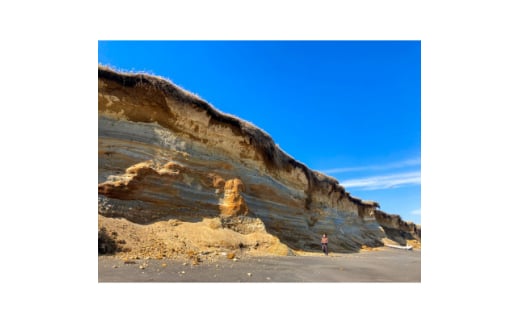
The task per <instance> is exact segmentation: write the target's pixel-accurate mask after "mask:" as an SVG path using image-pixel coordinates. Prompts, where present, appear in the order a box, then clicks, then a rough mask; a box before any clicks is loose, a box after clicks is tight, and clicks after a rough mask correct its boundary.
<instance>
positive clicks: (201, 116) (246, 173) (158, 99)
mask: <svg viewBox="0 0 520 323" xmlns="http://www.w3.org/2000/svg"><path fill="white" fill-rule="evenodd" d="M244 104H247V102H244ZM98 115H99V119H98V129H99V133H98V136H99V139H98V140H99V141H98V147H99V149H98V150H99V152H98V153H99V156H98V160H99V169H98V183H99V185H98V196H99V198H98V199H99V200H98V206H99V213H100V214H101V215H103V216H108V217H123V218H126V219H128V220H130V221H132V222H135V223H139V224H150V223H152V222H155V221H162V220H169V219H178V220H181V221H189V222H199V221H202V220H203V219H204V218H212V217H220V218H221V219H222V221H223V223H224V224H225V223H228V224H229V225H230V227H233V228H236V229H237V230H242V231H243V232H250V231H254V227H255V225H258V223H259V222H258V221H261V223H263V225H265V229H266V230H267V232H269V233H271V234H273V235H275V236H276V237H278V238H279V239H280V241H282V242H283V243H285V244H287V245H288V246H289V247H291V248H295V249H311V248H312V249H315V248H316V246H317V245H318V244H319V241H320V239H319V237H320V236H321V234H322V233H324V232H325V233H327V234H328V235H329V237H330V247H331V248H332V249H334V250H336V251H355V250H358V249H359V248H360V247H361V246H378V245H381V244H382V243H381V239H382V238H384V237H385V232H384V230H383V228H382V227H381V225H380V224H379V223H378V219H377V217H376V215H377V214H378V213H376V211H379V210H377V208H378V207H379V205H378V204H377V203H375V202H365V201H362V200H360V199H357V198H354V197H352V196H350V194H349V193H348V192H346V191H345V189H344V188H343V187H342V186H340V185H339V183H338V181H337V180H335V179H333V178H331V177H328V176H326V175H324V174H321V173H319V172H316V171H313V170H311V169H309V168H308V167H307V166H305V165H304V164H302V163H300V162H298V161H297V160H295V159H294V158H292V157H291V156H289V155H288V154H286V153H285V152H283V151H282V150H281V149H280V148H278V146H277V145H276V144H275V142H274V141H273V139H272V138H271V137H270V136H269V135H268V134H267V133H265V132H264V131H262V130H261V129H259V128H257V127H255V126H253V125H252V124H250V123H248V122H245V121H243V120H240V119H238V118H236V117H234V116H231V115H227V114H224V113H222V112H220V111H218V110H216V109H215V108H214V107H212V106H211V105H210V104H208V103H207V102H205V101H203V100H201V99H200V98H198V97H196V96H194V95H192V94H190V93H188V92H186V91H184V90H182V89H180V88H179V87H177V86H175V85H174V84H172V83H171V82H169V81H166V80H164V79H161V78H158V77H153V76H149V75H143V74H125V73H119V72H115V71H112V70H110V69H107V68H104V67H99V69H98ZM379 214H380V215H381V214H384V212H383V213H379ZM380 218H383V217H380ZM240 223H244V225H240ZM247 223H249V224H251V226H250V227H248V226H247V225H245V224H247ZM262 227H263V226H262Z"/></svg>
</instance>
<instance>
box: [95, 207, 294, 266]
mask: <svg viewBox="0 0 520 323" xmlns="http://www.w3.org/2000/svg"><path fill="white" fill-rule="evenodd" d="M98 229H99V230H103V231H104V232H105V236H107V237H108V238H109V239H110V240H111V241H110V242H111V243H114V242H115V245H116V248H117V252H116V254H115V255H116V257H118V258H120V259H190V260H191V261H192V262H193V263H198V262H199V261H202V260H203V259H211V258H213V257H215V256H222V255H226V256H227V257H229V258H234V257H238V256H240V255H244V254H247V255H251V256H262V255H289V254H292V251H291V250H290V249H289V248H288V247H287V246H286V245H285V244H283V243H281V242H280V240H279V239H278V238H276V237H275V236H273V235H271V234H269V233H267V232H265V231H264V232H262V231H260V232H253V233H250V234H241V233H239V232H236V231H233V230H231V229H228V228H225V227H223V226H222V223H221V220H220V218H207V219H204V220H203V221H201V222H193V223H192V222H182V221H179V220H168V221H158V222H155V223H153V224H148V225H140V224H136V223H133V222H130V221H128V220H126V219H119V218H108V217H104V216H102V215H98Z"/></svg>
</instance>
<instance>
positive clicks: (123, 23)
mask: <svg viewBox="0 0 520 323" xmlns="http://www.w3.org/2000/svg"><path fill="white" fill-rule="evenodd" d="M318 3H319V5H318ZM513 3H514V2H513V1H429V2H428V3H427V4H425V1H356V2H355V4H351V3H350V2H348V1H320V2H318V1H283V2H282V1H265V0H264V1H209V0H207V1H182V2H176V1H111V2H108V1H104V2H96V1H93V2H88V3H87V2H83V3H81V4H75V2H71V1H68V2H65V1H64V2H63V3H61V2H59V1H41V2H37V1H28V2H27V1H26V2H22V1H19V2H16V5H11V4H5V3H4V4H2V5H0V7H1V8H0V18H1V19H0V27H1V28H0V30H1V31H0V32H1V36H2V49H1V51H0V58H1V60H0V62H1V63H2V78H1V82H2V83H1V89H2V92H1V93H2V99H1V104H2V110H1V111H2V119H1V120H2V124H1V127H0V131H1V137H0V138H1V140H2V154H1V158H0V161H1V164H0V166H1V172H2V188H3V190H2V192H3V193H2V194H1V196H2V198H1V202H2V208H1V214H2V215H1V229H2V230H1V235H0V237H1V245H2V251H3V252H2V260H3V261H2V265H1V266H0V268H1V279H2V282H1V286H2V288H1V292H0V293H1V296H2V299H3V301H2V316H3V317H9V318H10V319H8V321H10V322H29V321H45V322H70V321H77V320H81V321H87V322H143V321H148V322H155V321H161V322H163V321H202V322H206V321H225V322H250V321H252V322H257V321H258V322H267V321H276V322H279V321H282V319H283V320H288V321H290V322H300V321H304V322H307V321H308V322H338V321H342V322H403V321H426V322H439V321H441V322H444V321H449V322H451V321H453V322H457V321H463V322H471V321H475V320H477V319H478V320H479V321H483V322H489V321H493V322H505V321H511V318H513V317H518V314H515V313H514V307H516V306H517V304H516V300H517V297H514V296H510V294H508V293H513V295H514V293H515V292H517V289H518V287H519V284H518V278H517V273H518V266H517V265H516V261H517V259H516V258H517V255H518V251H517V249H516V244H517V238H516V235H517V234H516V233H517V226H518V210H517V207H516V204H515V202H516V201H517V192H518V188H517V186H518V181H519V174H518V173H519V172H518V165H519V158H518V156H517V155H518V146H519V145H518V140H517V139H516V138H518V137H520V136H519V133H518V120H519V119H518V117H517V116H516V114H515V112H516V111H517V110H518V108H519V99H518V93H519V89H520V87H519V85H520V84H519V83H520V82H519V75H520V73H519V72H520V68H519V63H518V58H519V57H520V52H519V49H518V47H519V46H518V42H519V41H518V32H517V31H516V30H520V26H519V22H518V21H519V20H518V10H516V9H514V8H516V7H515V6H513ZM101 39H103V40H104V39H168V40H170V39H340V40H358V39H361V40H405V39H410V40H421V48H422V165H421V166H422V167H421V168H422V185H421V187H422V203H421V205H422V210H421V211H422V214H421V219H422V221H421V222H422V238H423V240H422V246H423V249H422V282H421V283H409V284H399V283H386V284H385V283H359V284H355V283H343V284H338V283H330V284H318V283H306V284H260V283H258V284H222V283H219V284H159V283H157V284H145V283H143V284H134V283H129V284H99V283H98V282H97V252H96V247H95V245H96V240H95V239H96V235H97V215H96V212H97V191H96V186H97V180H96V178H97V108H96V107H97V41H98V40H101ZM323 298H325V299H326V300H327V301H326V303H327V308H326V309H324V308H323V306H322V304H323V302H322V301H321V300H322V299H323Z"/></svg>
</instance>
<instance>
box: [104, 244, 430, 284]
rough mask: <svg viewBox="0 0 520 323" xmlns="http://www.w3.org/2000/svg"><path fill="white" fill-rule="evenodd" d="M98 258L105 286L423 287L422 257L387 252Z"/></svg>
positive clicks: (408, 252) (416, 252)
mask: <svg viewBox="0 0 520 323" xmlns="http://www.w3.org/2000/svg"><path fill="white" fill-rule="evenodd" d="M134 262H135V263H130V264H125V262H124V261H123V260H121V259H117V258H115V257H110V256H99V257H98V281H99V282H261V283H270V282H421V251H420V250H399V249H392V248H383V249H381V250H378V251H365V252H360V253H353V254H335V253H330V254H329V256H325V255H323V254H320V253H315V254H311V255H305V256H287V257H279V256H276V257H274V256H269V257H251V258H249V257H247V258H240V259H237V260H236V261H234V260H230V259H227V258H226V257H224V256H222V257H221V258H218V259H214V260H212V261H205V262H202V263H200V264H198V265H191V264H190V263H189V262H183V261H180V260H151V259H150V260H135V261H134Z"/></svg>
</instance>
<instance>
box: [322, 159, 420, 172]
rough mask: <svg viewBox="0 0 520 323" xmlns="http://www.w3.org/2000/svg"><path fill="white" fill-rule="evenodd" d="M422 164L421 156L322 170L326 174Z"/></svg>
mask: <svg viewBox="0 0 520 323" xmlns="http://www.w3.org/2000/svg"><path fill="white" fill-rule="evenodd" d="M418 165H421V158H413V159H407V160H403V161H399V162H395V163H390V164H384V165H367V166H358V167H343V168H332V169H326V170H322V171H320V172H322V173H324V174H337V173H348V172H359V171H367V170H374V171H376V170H389V169H396V168H403V167H409V166H418Z"/></svg>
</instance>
